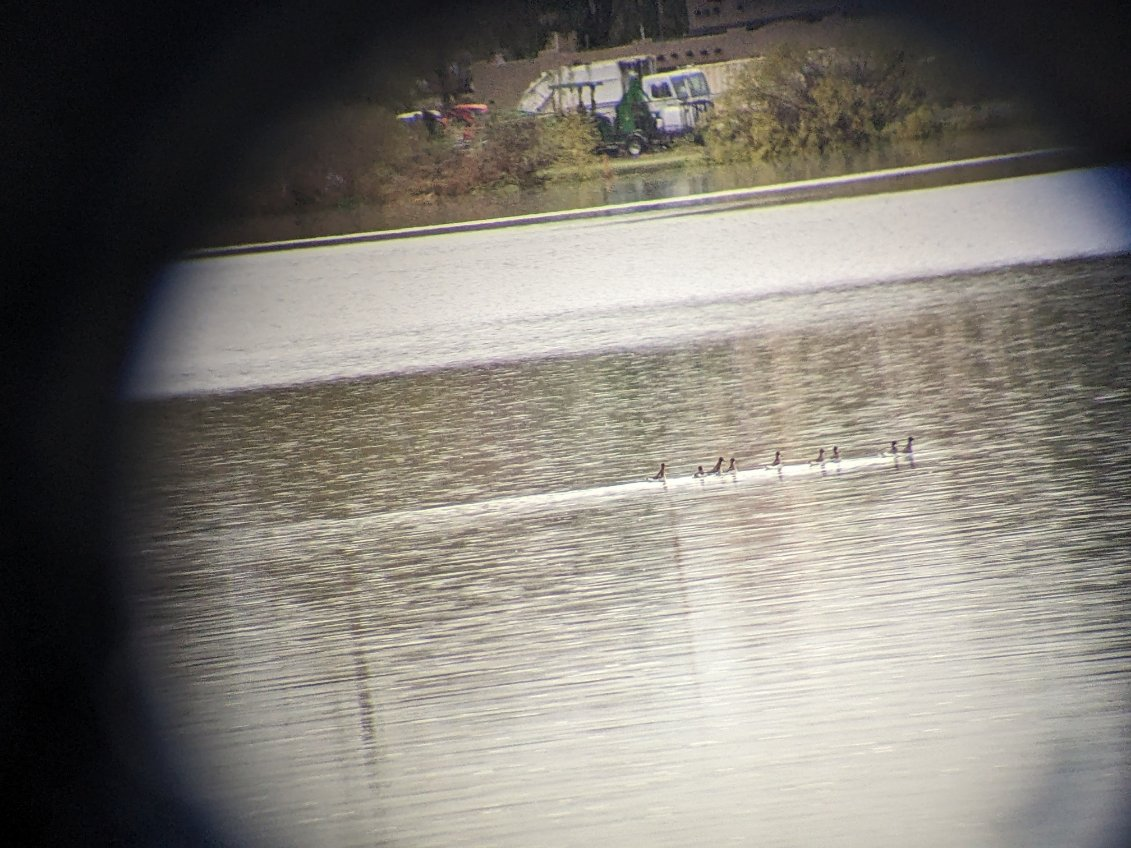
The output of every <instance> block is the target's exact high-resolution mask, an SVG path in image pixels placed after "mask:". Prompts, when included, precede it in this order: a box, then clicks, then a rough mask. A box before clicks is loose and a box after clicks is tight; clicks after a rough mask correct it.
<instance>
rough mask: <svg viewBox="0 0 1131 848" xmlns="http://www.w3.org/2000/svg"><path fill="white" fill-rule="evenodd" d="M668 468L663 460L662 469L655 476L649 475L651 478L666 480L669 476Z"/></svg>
mask: <svg viewBox="0 0 1131 848" xmlns="http://www.w3.org/2000/svg"><path fill="white" fill-rule="evenodd" d="M667 468H668V466H667V463H666V462H661V463H660V470H659V471H657V472H656V476H655V477H649V478H648V479H649V480H666V479H667V476H668V472H667Z"/></svg>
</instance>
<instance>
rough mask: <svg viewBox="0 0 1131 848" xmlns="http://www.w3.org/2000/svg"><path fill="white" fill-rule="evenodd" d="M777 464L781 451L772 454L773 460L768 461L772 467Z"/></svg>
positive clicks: (779, 460) (779, 462)
mask: <svg viewBox="0 0 1131 848" xmlns="http://www.w3.org/2000/svg"><path fill="white" fill-rule="evenodd" d="M778 465H781V451H777V452H776V453H775V454H774V461H773V462H771V463H770V467H771V468H773V467H775V466H778Z"/></svg>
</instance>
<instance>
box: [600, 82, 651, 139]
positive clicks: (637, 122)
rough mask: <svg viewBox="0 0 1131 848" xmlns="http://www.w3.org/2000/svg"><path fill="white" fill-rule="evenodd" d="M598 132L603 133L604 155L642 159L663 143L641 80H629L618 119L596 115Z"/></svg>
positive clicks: (618, 110)
mask: <svg viewBox="0 0 1131 848" xmlns="http://www.w3.org/2000/svg"><path fill="white" fill-rule="evenodd" d="M596 120H597V130H598V131H599V132H600V133H601V144H600V149H601V151H602V152H604V153H621V152H624V153H627V154H628V155H629V156H639V155H640V154H641V153H643V152H644V151H645V150H648V149H649V148H650V147H653V146H655V145H657V144H660V143H662V141H663V139H662V137H661V135H660V134H659V133H658V132H657V127H656V119H655V117H654V116H653V115H652V111H651V109H649V108H648V98H647V97H645V95H644V87H643V86H642V85H641V83H640V78H639V77H636V76H633V77H631V78H630V79H629V82H628V87H627V88H626V89H625V92H624V97H622V98H621V99H620V102H619V103H617V108H616V113H615V119H610V118H609V117H608V116H607V115H603V114H597V116H596Z"/></svg>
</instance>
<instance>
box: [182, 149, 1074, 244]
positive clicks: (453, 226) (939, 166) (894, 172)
mask: <svg viewBox="0 0 1131 848" xmlns="http://www.w3.org/2000/svg"><path fill="white" fill-rule="evenodd" d="M1072 152H1074V151H1073V150H1072V149H1071V148H1066V147H1049V148H1044V149H1041V150H1028V151H1023V152H1020V153H1004V154H998V155H994V156H978V157H975V158H972V159H955V160H952V161H949V162H932V163H930V164H927V165H908V166H904V167H900V168H885V169H882V170H879V171H864V172H862V173H856V174H843V175H841V176H838V177H821V178H818V179H812V180H799V181H796V182H789V183H778V184H776V185H768V186H756V187H754V188H736V189H725V190H723V191H711V192H705V193H703V194H690V195H683V196H681V197H667V198H659V199H656V200H635V201H632V202H630V203H615V204H610V205H608V206H592V207H586V208H584V209H563V210H559V211H556V212H533V213H530V214H527V215H513V216H507V217H504V218H485V219H481V220H477V221H457V222H454V223H450V224H431V225H428V226H422V227H403V228H400V229H395V230H375V231H372V232H366V233H345V234H342V235H333V236H314V237H311V238H303V239H288V240H285V241H269V242H259V243H254V244H236V245H229V246H226V247H209V248H201V249H199V250H193V251H190V252H188V253H187V254H186V255H185V256H184V258H185V259H207V258H213V257H219V256H235V255H239V254H245V253H266V252H270V251H278V250H296V249H300V248H306V247H330V246H333V245H339V244H360V243H364V242H373V241H389V240H393V239H403V238H417V237H420V236H432V235H442V234H445V233H461V232H471V231H474V230H492V229H498V228H502V227H515V226H526V225H529V224H539V223H546V222H558V221H571V220H580V219H584V218H601V217H606V216H613V215H623V214H628V213H634V212H652V211H658V210H665V209H679V208H686V207H693V206H707V205H713V204H720V203H728V202H729V203H733V202H741V201H746V200H756V199H759V198H766V197H773V196H775V195H789V194H792V193H801V192H804V191H808V190H812V189H823V188H832V187H835V186H844V185H852V184H856V183H867V182H873V181H877V180H885V179H892V178H897V177H908V176H916V175H921V174H931V173H938V172H943V171H949V170H958V169H962V168H970V167H975V166H978V165H994V164H1005V163H1008V162H1019V161H1024V160H1027V159H1037V158H1041V157H1045V156H1054V155H1058V154H1066V153H1072Z"/></svg>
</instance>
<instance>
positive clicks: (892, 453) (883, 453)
mask: <svg viewBox="0 0 1131 848" xmlns="http://www.w3.org/2000/svg"><path fill="white" fill-rule="evenodd" d="M897 453H899V445H897V444H896V443H895V442H892V443H891V447H890V448H888V449H887V450H886V451H880V456H895V455H896V454H897Z"/></svg>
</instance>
